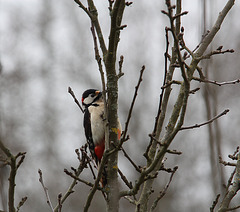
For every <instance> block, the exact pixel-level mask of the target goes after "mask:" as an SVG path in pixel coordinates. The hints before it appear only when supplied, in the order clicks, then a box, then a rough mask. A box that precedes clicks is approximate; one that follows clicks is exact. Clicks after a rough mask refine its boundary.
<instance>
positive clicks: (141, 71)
mask: <svg viewBox="0 0 240 212" xmlns="http://www.w3.org/2000/svg"><path fill="white" fill-rule="evenodd" d="M144 70H145V66H142V69H141V70H140V75H139V79H138V83H137V85H136V87H135V93H134V95H133V100H132V102H131V106H130V109H129V112H128V117H127V121H126V123H125V129H124V132H123V135H122V139H121V142H120V145H119V146H121V145H122V144H123V142H124V141H125V140H126V136H127V131H128V125H129V123H130V119H131V116H132V111H133V107H134V104H135V101H136V98H137V95H138V90H139V87H140V84H141V82H142V80H143V79H142V76H143V72H144Z"/></svg>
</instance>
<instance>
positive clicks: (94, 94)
mask: <svg viewBox="0 0 240 212" xmlns="http://www.w3.org/2000/svg"><path fill="white" fill-rule="evenodd" d="M82 106H83V109H84V118H83V126H84V131H85V136H86V139H87V143H88V147H89V150H90V153H91V156H92V158H93V159H94V160H95V162H96V164H97V166H98V165H99V163H100V162H101V159H102V156H103V153H104V150H105V126H104V119H105V116H104V101H103V95H102V92H101V91H99V90H97V89H88V90H86V91H84V92H83V94H82ZM117 133H118V140H120V137H121V124H120V121H119V119H118V129H117ZM105 174H106V172H105ZM103 175H104V173H103ZM105 178H106V177H105ZM104 181H105V182H104V183H102V184H103V185H104V184H106V179H104Z"/></svg>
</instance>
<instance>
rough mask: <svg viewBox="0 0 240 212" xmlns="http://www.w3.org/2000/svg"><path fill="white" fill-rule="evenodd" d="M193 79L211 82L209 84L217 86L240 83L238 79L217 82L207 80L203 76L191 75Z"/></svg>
mask: <svg viewBox="0 0 240 212" xmlns="http://www.w3.org/2000/svg"><path fill="white" fill-rule="evenodd" d="M193 80H196V81H199V82H205V83H211V84H214V85H218V86H222V85H232V84H236V83H240V79H236V80H232V81H227V82H217V81H213V80H208V79H205V78H198V77H193Z"/></svg>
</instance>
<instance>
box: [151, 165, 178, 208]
mask: <svg viewBox="0 0 240 212" xmlns="http://www.w3.org/2000/svg"><path fill="white" fill-rule="evenodd" d="M177 169H178V167H177V166H176V167H174V169H173V172H172V173H171V176H170V178H169V181H168V183H167V185H166V186H165V187H164V189H163V190H162V191H160V194H159V195H158V197H157V198H156V200H155V201H154V202H153V204H152V207H151V209H150V211H153V210H154V209H155V208H156V206H157V204H158V202H159V201H160V199H162V198H163V197H164V195H165V194H166V192H167V190H168V188H169V186H170V184H171V182H172V179H173V176H174V174H175V173H176V171H177Z"/></svg>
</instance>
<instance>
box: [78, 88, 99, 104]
mask: <svg viewBox="0 0 240 212" xmlns="http://www.w3.org/2000/svg"><path fill="white" fill-rule="evenodd" d="M101 100H102V92H100V91H99V90H96V89H88V90H86V91H84V92H83V94H82V105H83V106H84V108H87V107H88V106H90V105H92V104H94V103H96V102H97V101H101Z"/></svg>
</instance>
